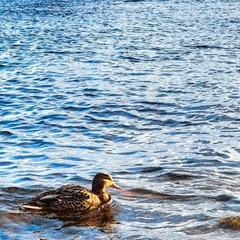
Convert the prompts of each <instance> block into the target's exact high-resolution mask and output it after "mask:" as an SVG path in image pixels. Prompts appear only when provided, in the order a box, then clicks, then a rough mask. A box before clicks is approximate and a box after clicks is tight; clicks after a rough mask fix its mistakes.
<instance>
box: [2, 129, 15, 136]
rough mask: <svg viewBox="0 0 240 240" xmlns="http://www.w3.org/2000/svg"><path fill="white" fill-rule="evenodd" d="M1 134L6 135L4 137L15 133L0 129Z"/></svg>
mask: <svg viewBox="0 0 240 240" xmlns="http://www.w3.org/2000/svg"><path fill="white" fill-rule="evenodd" d="M0 135H2V136H4V137H11V136H13V135H14V133H12V132H10V131H7V130H5V131H0Z"/></svg>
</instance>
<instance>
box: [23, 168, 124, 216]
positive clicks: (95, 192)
mask: <svg viewBox="0 0 240 240" xmlns="http://www.w3.org/2000/svg"><path fill="white" fill-rule="evenodd" d="M108 187H111V188H115V189H119V190H121V189H122V188H121V187H120V186H118V185H117V184H115V182H114V181H113V178H112V176H111V175H110V174H108V173H102V172H100V173H97V174H96V175H95V176H94V178H93V181H92V190H88V189H87V188H85V187H83V186H80V185H78V184H67V185H64V186H62V187H60V188H56V189H52V190H49V191H45V192H42V193H40V194H38V195H36V196H35V197H33V198H31V199H29V200H28V201H27V202H26V203H23V204H21V205H20V209H22V210H40V211H41V210H47V211H68V212H69V211H74V212H75V211H78V212H85V211H91V210H93V209H96V208H98V207H100V206H102V205H104V204H106V203H108V202H110V201H111V195H110V194H109V193H108V192H107V190H106V188H108Z"/></svg>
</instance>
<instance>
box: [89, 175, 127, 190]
mask: <svg viewBox="0 0 240 240" xmlns="http://www.w3.org/2000/svg"><path fill="white" fill-rule="evenodd" d="M107 187H112V188H116V189H122V188H121V187H120V186H118V185H117V184H115V183H114V181H113V179H112V177H111V175H109V174H108V173H98V174H96V175H95V177H94V178H93V181H92V191H93V192H94V193H101V192H104V191H105V189H106V188H107Z"/></svg>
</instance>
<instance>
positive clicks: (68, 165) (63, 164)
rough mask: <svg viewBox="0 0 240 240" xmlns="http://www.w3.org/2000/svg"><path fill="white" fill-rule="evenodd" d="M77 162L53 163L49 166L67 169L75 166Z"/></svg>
mask: <svg viewBox="0 0 240 240" xmlns="http://www.w3.org/2000/svg"><path fill="white" fill-rule="evenodd" d="M75 166H76V165H75V164H69V163H52V164H50V165H49V168H52V169H55V168H63V169H67V168H72V167H75Z"/></svg>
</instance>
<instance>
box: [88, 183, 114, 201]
mask: <svg viewBox="0 0 240 240" xmlns="http://www.w3.org/2000/svg"><path fill="white" fill-rule="evenodd" d="M92 192H93V193H94V194H96V195H97V196H98V197H99V199H100V201H101V202H102V204H104V203H107V202H108V201H109V200H110V199H111V197H110V195H109V194H108V192H107V191H106V189H105V188H99V187H98V188H94V186H93V188H92Z"/></svg>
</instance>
